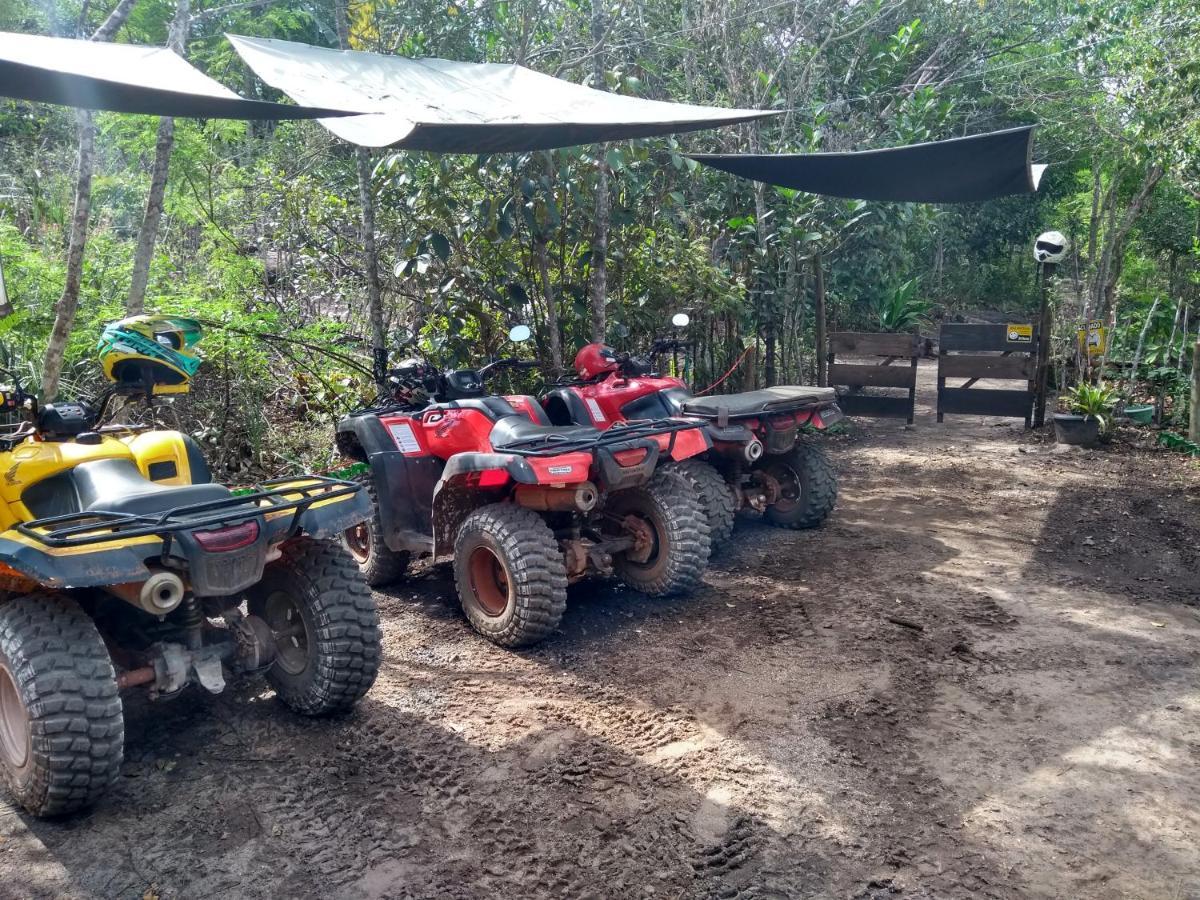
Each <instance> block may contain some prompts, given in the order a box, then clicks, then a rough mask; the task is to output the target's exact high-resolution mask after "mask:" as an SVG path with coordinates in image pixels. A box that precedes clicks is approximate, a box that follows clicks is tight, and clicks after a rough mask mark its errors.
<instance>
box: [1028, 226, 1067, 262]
mask: <svg viewBox="0 0 1200 900" xmlns="http://www.w3.org/2000/svg"><path fill="white" fill-rule="evenodd" d="M1070 243H1071V242H1070V241H1068V240H1067V238H1066V236H1065V235H1064V234H1063V233H1062V232H1061V231H1043V232H1042V233H1041V234H1039V235H1038V236H1037V240H1036V241H1034V242H1033V258H1034V259H1036V260H1037V261H1038V262H1040V263H1056V262H1060V261H1061V260H1062V258H1063V257H1064V256H1066V255H1067V247H1068V246H1070Z"/></svg>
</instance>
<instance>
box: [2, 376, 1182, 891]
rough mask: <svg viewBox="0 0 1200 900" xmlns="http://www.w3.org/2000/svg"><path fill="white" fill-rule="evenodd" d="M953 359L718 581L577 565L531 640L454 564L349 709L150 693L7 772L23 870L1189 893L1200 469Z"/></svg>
mask: <svg viewBox="0 0 1200 900" xmlns="http://www.w3.org/2000/svg"><path fill="white" fill-rule="evenodd" d="M931 379H932V370H931V368H929V367H928V365H926V364H923V366H922V396H921V400H922V402H923V408H922V409H921V411H920V416H919V418H918V422H917V425H916V426H915V427H914V428H911V429H908V428H905V427H904V426H903V425H902V424H899V423H884V422H868V423H863V424H862V425H861V426H860V427H858V428H857V429H856V431H855V432H854V433H853V434H851V435H850V436H848V437H844V438H839V439H837V440H836V441H835V442H834V443H833V445H832V447H831V452H832V454H833V456H834V458H835V460H836V462H837V465H838V468H839V470H840V472H841V479H842V482H841V483H842V489H841V500H840V502H839V506H838V509H837V511H836V512H835V514H834V516H833V518H832V520H831V521H830V522H829V523H828V525H827V526H826V527H825V528H823V529H820V530H818V531H813V532H803V533H788V532H783V531H778V530H774V529H771V528H768V527H765V526H763V525H761V524H759V523H757V522H755V521H746V522H743V523H742V524H741V527H740V529H739V532H738V534H736V535H735V538H734V540H733V541H731V542H730V543H729V544H728V545H727V546H724V547H721V548H720V549H719V552H718V554H717V556H716V558H715V559H714V560H713V563H712V565H711V568H710V571H709V574H708V576H707V578H706V586H705V588H704V589H703V590H702V591H700V592H699V593H697V594H696V595H695V596H692V597H688V598H683V599H678V600H672V601H667V602H663V601H650V600H647V599H645V598H642V597H640V596H638V595H635V594H633V593H630V592H627V591H624V590H622V589H620V588H618V587H616V586H615V585H610V584H598V585H579V586H577V587H575V588H573V589H572V594H571V604H570V607H569V609H568V612H567V617H566V620H565V622H564V623H563V627H562V632H561V633H560V634H557V635H555V636H554V637H552V638H551V639H550V640H549V641H548V642H546V643H545V644H544V645H543V646H541V647H538V648H536V649H534V650H531V651H529V652H522V653H509V652H505V651H502V650H498V649H497V648H495V647H493V646H491V645H490V644H488V643H486V642H485V641H483V640H482V639H480V638H478V637H476V636H474V634H473V633H472V632H471V631H470V630H469V629H468V627H467V626H466V624H465V622H464V621H463V619H462V618H461V616H460V614H459V612H458V610H457V606H456V604H455V603H454V601H453V600H452V591H451V587H450V585H449V583H448V580H447V578H448V575H447V572H446V571H444V569H433V570H431V571H429V572H428V573H426V574H424V575H423V576H421V577H420V578H418V579H417V580H415V581H413V582H411V583H406V584H401V585H397V586H396V587H394V588H393V589H391V590H389V591H388V592H386V593H381V594H379V595H378V599H379V602H380V605H381V608H382V614H383V620H384V623H385V627H386V659H385V663H384V668H383V670H382V672H381V674H380V678H379V681H378V683H377V684H376V686H375V688H374V689H373V690H372V692H371V693H370V694H369V695H368V697H367V698H366V700H365V701H364V702H363V703H362V705H361V706H360V708H359V709H358V710H357V711H356V712H355V713H354V714H352V715H351V716H349V717H348V718H346V719H343V720H339V721H335V722H320V721H318V722H310V721H304V720H301V719H299V718H297V717H295V716H292V715H290V714H289V713H287V712H286V711H285V710H283V709H282V707H280V706H279V705H278V704H277V703H276V702H275V701H274V700H273V699H272V698H271V696H270V694H269V692H262V693H257V692H253V691H249V690H246V691H243V692H242V693H233V694H230V695H227V696H223V697H219V698H210V697H207V696H201V695H200V694H199V693H195V692H194V693H193V694H192V695H191V696H190V697H188V698H185V699H181V700H178V701H176V702H174V703H170V704H166V705H163V706H160V707H149V706H147V705H145V704H142V703H139V702H133V701H131V702H130V703H129V708H128V709H127V717H128V733H127V761H126V763H125V767H124V770H123V774H124V777H123V778H122V779H121V781H120V783H119V784H118V785H117V786H116V788H115V790H113V791H112V792H111V793H110V794H109V795H108V796H107V798H106V799H105V800H104V801H103V802H102V803H101V805H100V806H99V807H98V808H97V809H96V810H94V811H93V812H91V813H90V814H88V815H84V816H80V817H77V818H74V819H70V820H68V821H65V822H59V823H46V822H40V821H37V820H34V819H31V818H28V817H26V816H24V815H22V814H20V813H18V812H17V811H16V810H14V809H13V808H12V807H11V806H7V805H4V804H3V802H2V801H0V896H3V897H39V898H41V897H47V898H49V897H56V898H57V897H102V898H143V897H145V898H150V900H153V898H155V897H161V898H173V897H188V898H235V897H236V898H282V897H297V898H409V897H412V898H416V897H421V898H435V897H436V898H476V897H495V896H501V897H514V898H515V897H569V898H583V897H621V898H635V897H636V898H645V897H654V898H676V897H687V898H692V897H696V898H709V897H713V898H716V897H722V898H732V897H745V898H768V897H771V898H774V897H839V898H840V897H851V898H883V897H892V896H897V895H899V896H905V897H926V898H946V897H1063V898H1077V897H1088V898H1108V897H1112V898H1117V897H1121V898H1124V897H1131V898H1200V768H1198V766H1197V763H1200V677H1198V676H1200V643H1198V641H1197V638H1198V637H1200V606H1198V605H1197V593H1198V588H1200V578H1198V576H1197V554H1198V549H1197V548H1198V546H1200V541H1198V538H1200V533H1198V526H1197V523H1198V517H1197V504H1198V501H1200V473H1198V471H1197V468H1196V466H1195V465H1194V464H1192V463H1190V462H1188V461H1187V460H1185V459H1184V458H1183V457H1181V456H1178V455H1171V454H1166V453H1160V452H1153V451H1148V450H1139V449H1137V448H1136V447H1134V446H1130V445H1128V444H1127V443H1122V442H1119V443H1118V444H1117V445H1116V446H1115V447H1113V448H1112V449H1109V450H1106V451H1096V452H1089V451H1073V452H1063V451H1062V448H1055V447H1054V446H1053V445H1052V444H1046V443H1044V442H1043V440H1044V439H1043V438H1041V437H1038V436H1034V435H1026V434H1023V433H1022V430H1021V428H1020V423H1011V422H1003V421H988V420H980V419H979V418H977V417H956V418H955V419H954V421H953V422H951V421H950V420H948V421H947V423H946V424H944V425H941V426H939V425H936V424H935V423H934V420H933V416H932V413H931V411H930V409H929V405H930V403H931V401H932V390H931V389H932V380H931Z"/></svg>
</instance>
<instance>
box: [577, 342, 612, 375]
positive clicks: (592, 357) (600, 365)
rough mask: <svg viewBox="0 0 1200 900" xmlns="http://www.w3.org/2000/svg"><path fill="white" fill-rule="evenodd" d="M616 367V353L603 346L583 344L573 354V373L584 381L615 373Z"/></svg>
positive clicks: (610, 348)
mask: <svg viewBox="0 0 1200 900" xmlns="http://www.w3.org/2000/svg"><path fill="white" fill-rule="evenodd" d="M618 365H619V363H618V362H617V354H616V351H614V350H613V348H612V347H606V346H605V345H604V344H585V345H584V346H583V347H582V348H581V349H580V351H579V352H578V353H576V354H575V372H576V374H577V375H579V377H580V378H583V379H584V380H586V381H590V380H591V379H593V378H597V377H599V376H600V375H605V374H607V373H609V372H615V371H617V366H618Z"/></svg>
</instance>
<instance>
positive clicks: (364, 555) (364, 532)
mask: <svg viewBox="0 0 1200 900" xmlns="http://www.w3.org/2000/svg"><path fill="white" fill-rule="evenodd" d="M342 537H343V538H344V539H345V541H346V549H347V550H349V551H350V555H351V556H353V557H354V561H355V562H356V563H358V564H359V565H360V566H361V565H362V564H363V563H365V562H366V561H367V560H368V559H369V558H370V556H371V526H369V525H368V524H367V523H366V522H363V523H362V524H361V525H355V526H354V527H353V528H347V529H346V531H345V533H344V534H343V535H342Z"/></svg>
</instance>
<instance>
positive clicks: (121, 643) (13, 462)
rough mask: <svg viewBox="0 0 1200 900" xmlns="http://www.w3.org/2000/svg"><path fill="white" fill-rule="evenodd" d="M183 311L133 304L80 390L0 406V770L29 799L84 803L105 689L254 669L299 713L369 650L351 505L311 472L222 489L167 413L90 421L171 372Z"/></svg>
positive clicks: (182, 343)
mask: <svg viewBox="0 0 1200 900" xmlns="http://www.w3.org/2000/svg"><path fill="white" fill-rule="evenodd" d="M199 336H200V329H199V325H198V324H196V323H195V322H194V321H193V320H190V319H176V318H167V317H161V316H143V317H136V318H134V319H128V320H123V321H122V322H118V323H115V324H114V325H110V326H109V327H108V328H107V329H106V330H105V332H104V338H103V339H102V340H101V345H100V351H101V360H102V362H103V364H104V371H105V374H106V375H107V376H108V378H109V379H110V380H112V381H113V382H114V385H113V387H112V388H110V389H109V390H108V391H107V392H106V393H105V394H104V395H103V396H102V399H101V400H100V401H98V402H97V404H96V407H95V408H93V407H92V406H89V405H88V404H84V403H53V404H44V405H39V403H38V402H37V400H36V398H34V397H33V396H31V395H29V394H27V393H26V392H25V391H23V390H22V389H21V386H20V384H19V383H17V382H15V380H14V383H13V385H12V386H11V387H4V388H0V408H3V409H5V410H7V411H8V412H9V413H10V414H15V415H16V416H18V417H19V418H20V419H21V420H22V421H21V422H20V424H18V425H16V427H15V428H13V429H12V430H10V431H8V432H6V433H3V434H0V770H2V773H3V777H4V780H5V782H6V783H7V785H8V788H9V790H10V791H11V793H12V795H13V796H14V797H15V798H16V800H17V801H18V802H19V803H20V804H21V805H22V806H24V807H25V808H26V809H27V810H29V811H30V812H32V813H35V814H37V815H57V814H62V813H67V812H70V811H72V810H76V809H79V808H81V807H83V806H86V805H88V804H89V803H91V802H92V801H93V800H95V799H96V797H97V796H98V795H99V794H100V793H101V792H102V791H103V790H104V788H105V787H106V786H107V785H108V784H109V783H110V782H111V781H112V780H113V779H114V778H115V777H116V775H117V771H118V768H119V767H120V764H121V757H122V747H123V740H124V720H123V716H122V704H121V698H120V695H119V692H120V691H121V690H124V689H132V688H134V687H141V688H142V689H144V690H147V691H148V692H149V694H150V697H151V698H152V699H158V698H167V697H172V696H175V695H176V694H178V693H179V692H180V691H181V690H183V689H184V688H185V687H187V686H188V685H189V684H192V683H198V684H199V685H201V686H202V687H203V688H205V689H206V690H208V691H210V692H212V693H218V692H220V691H221V690H223V689H224V687H225V683H226V680H227V678H230V677H233V676H238V675H242V674H244V673H256V672H260V673H264V674H265V676H266V678H267V680H268V681H269V682H270V683H271V684H272V685H273V687H274V688H275V691H276V693H277V695H278V696H279V698H280V699H281V700H282V701H283V702H284V703H285V704H287V705H288V706H289V707H291V708H292V709H294V710H296V711H297V712H300V713H304V714H306V715H322V714H329V713H334V712H337V711H340V710H344V709H347V708H349V707H350V706H352V705H353V704H354V703H355V702H356V701H357V700H358V699H359V698H360V697H362V695H363V694H364V693H366V691H367V690H368V689H369V688H370V686H371V684H372V683H373V681H374V680H375V675H376V672H377V670H378V668H379V653H380V651H379V620H378V613H377V611H376V609H375V605H374V602H373V600H372V598H371V594H370V591H369V590H368V589H367V586H366V584H365V583H364V582H363V580H362V578H361V576H360V575H359V572H358V567H357V566H356V565H355V563H354V561H353V559H351V558H350V556H349V555H348V554H347V553H346V551H345V550H343V549H342V547H341V546H340V544H339V543H338V542H337V538H339V537H340V535H341V534H342V532H344V531H345V530H346V529H347V528H351V527H353V526H354V525H356V524H358V523H359V522H361V521H363V520H364V519H365V518H367V516H368V515H369V514H370V508H369V505H368V501H367V498H366V497H365V496H364V495H362V494H360V493H358V486H357V485H355V484H353V483H351V482H347V481H341V480H338V479H334V478H323V477H318V476H306V477H302V478H293V479H279V480H275V481H268V482H264V483H263V484H261V485H259V486H257V487H255V488H253V489H248V490H243V491H233V490H230V489H229V488H227V487H224V486H222V485H220V484H214V483H213V482H212V479H211V477H210V475H209V471H208V466H207V465H206V463H205V461H204V457H203V456H202V455H201V453H200V450H199V447H198V446H197V445H196V443H195V442H194V441H193V440H192V439H191V438H190V437H189V436H187V435H184V434H181V433H179V432H176V431H155V430H150V429H148V428H139V427H134V426H119V425H109V426H105V425H103V424H102V423H103V421H104V418H105V410H106V409H107V408H108V407H109V406H110V401H111V400H112V399H113V398H114V397H118V396H124V397H126V398H138V399H145V400H146V401H147V402H150V401H152V400H153V398H154V397H155V396H157V395H159V394H163V393H181V392H183V391H185V390H187V386H188V384H189V382H190V378H191V375H192V374H194V372H195V370H196V368H197V367H198V365H199V358H198V357H197V356H196V355H195V353H194V351H193V350H192V349H191V348H192V346H193V345H194V344H195V342H196V340H198V339H199Z"/></svg>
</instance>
